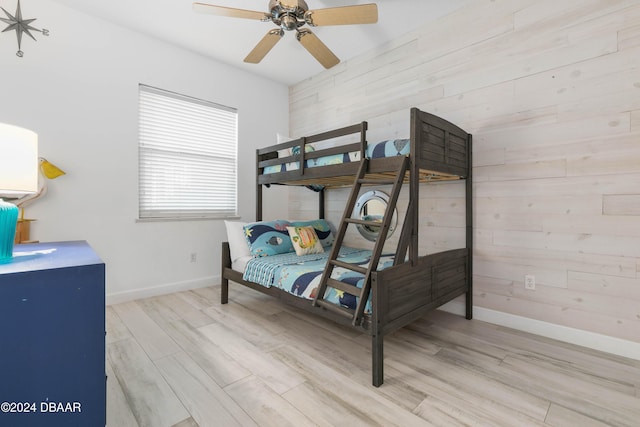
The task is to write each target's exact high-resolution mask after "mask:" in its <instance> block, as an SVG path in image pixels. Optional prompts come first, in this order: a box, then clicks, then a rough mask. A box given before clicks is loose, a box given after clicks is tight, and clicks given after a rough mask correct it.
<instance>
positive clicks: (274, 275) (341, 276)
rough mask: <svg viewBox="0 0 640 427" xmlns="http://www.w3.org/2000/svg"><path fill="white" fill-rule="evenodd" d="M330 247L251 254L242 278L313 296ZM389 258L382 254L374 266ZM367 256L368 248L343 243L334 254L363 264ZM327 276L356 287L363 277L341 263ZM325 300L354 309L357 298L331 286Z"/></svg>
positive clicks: (386, 262) (382, 265)
mask: <svg viewBox="0 0 640 427" xmlns="http://www.w3.org/2000/svg"><path fill="white" fill-rule="evenodd" d="M330 249H331V248H327V249H326V252H325V253H323V254H311V255H303V256H298V255H296V254H295V253H286V254H280V255H274V256H267V257H258V258H253V259H252V260H251V261H249V263H248V264H247V268H246V269H245V271H244V274H243V277H242V278H243V279H244V280H247V281H250V282H255V283H258V284H260V285H262V286H265V287H267V288H270V287H272V286H276V287H278V288H280V289H282V290H283V291H286V292H289V293H290V294H293V295H296V296H299V297H300V298H306V299H314V298H315V295H316V291H317V287H318V284H319V283H320V278H321V277H322V272H323V271H324V267H325V264H326V262H327V258H328V257H329V252H330ZM393 258H394V255H393V254H385V255H382V256H381V257H380V262H379V263H378V270H382V269H383V268H387V267H390V266H392V265H393ZM370 259H371V251H370V250H366V249H354V248H348V247H343V248H342V249H341V250H340V255H339V256H338V260H340V261H344V262H348V263H351V264H357V265H359V266H361V267H367V266H368V265H369V261H370ZM331 277H332V278H333V279H336V280H341V281H344V282H346V283H349V284H350V285H354V286H357V287H359V288H361V287H362V282H363V279H364V276H363V275H362V274H359V273H356V272H354V271H352V270H347V269H345V268H341V267H335V268H334V269H333V273H332V274H331ZM325 300H327V301H329V302H332V303H334V304H338V305H341V306H343V307H348V308H351V309H355V308H356V305H357V298H356V297H355V296H354V295H350V294H348V293H345V292H342V291H338V290H336V289H333V288H327V294H326V295H325ZM369 305H370V304H367V307H366V311H367V312H369V311H370V310H369Z"/></svg>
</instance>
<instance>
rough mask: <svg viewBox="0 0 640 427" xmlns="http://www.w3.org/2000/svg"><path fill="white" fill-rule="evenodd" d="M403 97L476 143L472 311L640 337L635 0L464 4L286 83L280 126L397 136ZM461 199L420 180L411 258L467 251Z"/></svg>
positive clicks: (639, 64) (331, 198)
mask: <svg viewBox="0 0 640 427" xmlns="http://www.w3.org/2000/svg"><path fill="white" fill-rule="evenodd" d="M382 19H384V17H382ZM413 106H416V107H419V108H420V109H423V110H425V111H428V112H432V113H434V114H437V115H440V116H442V117H444V118H446V119H448V120H450V121H452V122H453V123H456V124H458V125H459V126H461V127H462V128H463V129H465V130H467V131H468V132H470V133H472V134H473V136H474V203H475V218H474V227H475V236H474V237H475V247H474V259H475V276H474V286H475V294H476V295H475V299H474V301H475V304H476V305H478V306H481V307H486V308H489V309H493V310H498V311H501V312H505V313H511V314H515V315H519V316H524V317H528V318H532V319H538V320H541V321H546V322H551V323H555V324H558V325H564V326H569V327H573V328H578V329H582V330H585V331H590V332H595V333H600V334H604V335H607V336H611V337H617V338H622V339H625V340H630V341H633V342H640V2H639V1H638V0H599V1H598V0H562V1H558V0H474V1H472V2H470V4H469V5H468V6H467V7H465V8H463V9H461V10H459V11H457V12H455V13H453V14H451V15H448V16H446V17H444V18H442V19H440V20H438V21H437V22H435V23H428V24H426V25H425V27H424V28H422V29H420V30H418V31H415V32H412V33H410V34H407V35H406V36H403V37H401V38H399V39H397V40H394V41H393V42H391V43H389V44H388V45H386V46H385V47H383V48H380V49H376V50H375V51H371V52H368V53H365V54H363V55H361V56H359V57H357V58H355V59H353V60H350V61H346V62H343V63H341V64H339V65H338V66H336V67H334V68H333V69H331V70H327V71H325V72H323V73H321V74H319V75H317V76H314V77H312V78H310V79H308V80H305V81H302V82H300V83H298V84H296V85H294V86H292V87H291V88H290V126H291V129H290V133H291V135H292V136H300V135H309V134H313V133H316V132H319V131H324V130H327V129H331V128H335V127H339V126H344V125H348V124H352V123H357V122H360V121H362V120H367V121H368V122H369V133H368V135H369V138H368V139H369V141H378V140H383V139H391V138H396V137H407V136H408V135H409V129H408V127H409V108H410V107H413ZM346 194H347V193H346V191H343V190H337V191H331V192H329V194H328V198H327V199H328V200H327V208H328V209H329V214H328V218H329V219H330V220H331V221H333V222H334V223H336V222H337V221H338V219H339V217H340V213H341V209H342V206H343V205H344V201H345V198H346ZM463 194H464V191H463V186H462V185H461V183H459V182H453V183H441V184H436V185H431V186H426V185H423V186H422V187H421V202H420V223H421V230H420V233H421V236H422V237H421V239H422V240H421V252H422V253H426V252H434V251H439V250H443V249H448V248H454V247H458V246H464V235H463V230H462V227H463V225H464V206H463ZM403 197H404V199H402V200H401V201H400V208H401V209H402V208H404V207H406V193H405V194H404V196H403ZM289 198H290V201H291V203H290V217H291V218H312V217H314V216H316V209H317V208H316V207H317V196H316V195H315V194H313V193H312V192H310V191H308V190H301V189H292V190H291V191H290V195H289ZM399 221H400V223H401V221H402V216H401V217H400V218H399ZM394 237H397V235H396V236H394ZM348 239H351V240H352V241H353V242H355V243H356V244H357V243H359V242H358V236H356V235H354V234H352V235H350V236H348ZM360 243H362V242H360ZM525 274H534V275H535V277H536V290H535V291H529V290H525V289H524V275H525Z"/></svg>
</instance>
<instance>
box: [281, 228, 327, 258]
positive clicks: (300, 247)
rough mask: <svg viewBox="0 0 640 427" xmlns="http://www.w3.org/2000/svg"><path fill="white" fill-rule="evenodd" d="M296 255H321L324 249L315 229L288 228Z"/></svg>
mask: <svg viewBox="0 0 640 427" xmlns="http://www.w3.org/2000/svg"><path fill="white" fill-rule="evenodd" d="M287 231H289V237H291V243H292V244H293V247H294V249H295V250H296V255H298V256H300V255H308V254H321V253H323V252H324V248H323V247H322V244H321V243H320V239H318V235H317V234H316V231H315V230H314V229H313V227H311V226H308V227H287Z"/></svg>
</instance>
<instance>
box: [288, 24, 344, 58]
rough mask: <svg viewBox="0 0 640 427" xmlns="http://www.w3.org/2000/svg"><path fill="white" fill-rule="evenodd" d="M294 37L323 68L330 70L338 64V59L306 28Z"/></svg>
mask: <svg viewBox="0 0 640 427" xmlns="http://www.w3.org/2000/svg"><path fill="white" fill-rule="evenodd" d="M296 37H297V39H298V41H299V42H300V43H301V44H302V46H304V48H305V49H307V50H308V51H309V53H310V54H311V55H313V57H314V58H316V59H317V60H318V62H319V63H321V64H322V66H323V67H324V68H331V67H333V66H334V65H337V64H338V63H339V62H340V59H338V57H337V56H335V55H334V54H333V52H331V50H329V48H328V47H327V46H326V45H325V44H324V43H322V41H320V39H319V38H318V37H317V36H316V35H315V34H313V33H312V32H311V31H309V30H307V29H306V28H303V29H301V30H298V34H296Z"/></svg>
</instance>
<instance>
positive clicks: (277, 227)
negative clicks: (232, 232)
mask: <svg viewBox="0 0 640 427" xmlns="http://www.w3.org/2000/svg"><path fill="white" fill-rule="evenodd" d="M289 226H291V223H290V222H289V221H283V220H277V221H260V222H252V223H250V224H247V225H245V226H244V227H243V230H244V237H245V238H246V239H247V243H248V244H249V252H251V255H253V256H254V257H262V256H269V255H278V254H286V253H288V252H293V251H294V250H295V249H294V248H293V244H292V243H291V238H290V237H289V232H288V231H287V227H289Z"/></svg>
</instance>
